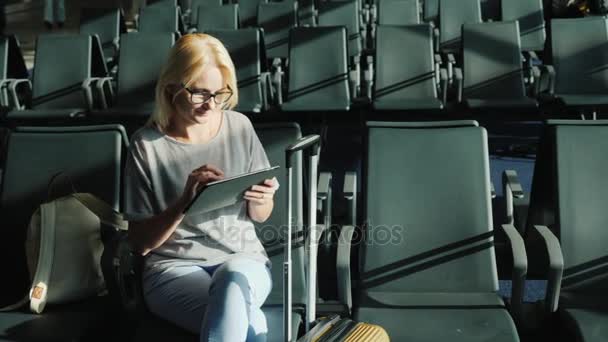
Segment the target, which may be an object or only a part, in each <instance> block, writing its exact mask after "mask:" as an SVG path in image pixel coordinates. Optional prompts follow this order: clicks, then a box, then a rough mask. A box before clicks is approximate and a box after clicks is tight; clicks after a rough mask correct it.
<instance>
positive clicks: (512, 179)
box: [502, 170, 524, 228]
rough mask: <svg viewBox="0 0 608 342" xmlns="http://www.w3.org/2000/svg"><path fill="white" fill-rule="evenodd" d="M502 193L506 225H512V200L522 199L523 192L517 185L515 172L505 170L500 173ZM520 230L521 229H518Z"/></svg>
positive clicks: (519, 185)
mask: <svg viewBox="0 0 608 342" xmlns="http://www.w3.org/2000/svg"><path fill="white" fill-rule="evenodd" d="M502 191H503V196H505V211H506V215H507V216H506V218H507V223H508V224H513V223H514V215H513V199H514V198H524V190H523V188H522V187H521V184H520V183H519V178H518V177H517V171H515V170H505V171H503V173H502ZM520 228H521V227H520Z"/></svg>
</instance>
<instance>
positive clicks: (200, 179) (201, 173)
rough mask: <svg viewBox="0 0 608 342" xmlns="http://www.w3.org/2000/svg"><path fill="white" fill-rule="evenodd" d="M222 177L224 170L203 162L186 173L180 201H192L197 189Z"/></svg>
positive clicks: (186, 202)
mask: <svg viewBox="0 0 608 342" xmlns="http://www.w3.org/2000/svg"><path fill="white" fill-rule="evenodd" d="M223 178H224V172H223V171H222V170H220V169H218V168H217V167H215V166H213V165H209V164H205V165H203V166H201V167H199V168H198V169H195V170H193V171H192V172H191V173H190V175H188V180H187V181H186V186H185V187H184V192H183V194H182V203H184V204H188V203H190V202H192V200H193V199H194V197H195V196H196V194H197V193H198V192H199V190H200V189H201V188H202V187H203V186H205V185H207V183H211V182H215V181H218V180H221V179H223Z"/></svg>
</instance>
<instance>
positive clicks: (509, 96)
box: [457, 22, 540, 109]
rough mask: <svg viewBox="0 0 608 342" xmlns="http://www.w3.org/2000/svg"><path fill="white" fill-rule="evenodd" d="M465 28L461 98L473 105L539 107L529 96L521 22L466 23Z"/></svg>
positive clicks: (471, 106) (463, 34)
mask: <svg viewBox="0 0 608 342" xmlns="http://www.w3.org/2000/svg"><path fill="white" fill-rule="evenodd" d="M462 32H463V33H462V44H463V57H462V58H463V67H464V71H463V74H464V75H463V76H464V81H463V85H462V87H459V95H458V99H459V101H462V102H464V103H466V105H467V106H468V107H469V108H519V109H526V108H535V107H536V106H537V105H538V103H537V101H536V100H534V99H532V98H529V97H528V96H526V88H525V85H524V70H523V69H524V66H523V61H522V56H521V50H520V45H519V25H518V23H517V22H488V23H478V24H464V25H463V29H462ZM538 73H539V74H540V71H539V72H538ZM457 78H458V76H457Z"/></svg>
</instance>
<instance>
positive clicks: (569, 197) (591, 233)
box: [526, 120, 608, 296]
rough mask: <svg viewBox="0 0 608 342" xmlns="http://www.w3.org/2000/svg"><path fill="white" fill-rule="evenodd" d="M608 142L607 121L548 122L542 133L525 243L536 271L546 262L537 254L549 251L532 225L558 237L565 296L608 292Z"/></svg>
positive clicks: (544, 265) (603, 294)
mask: <svg viewBox="0 0 608 342" xmlns="http://www.w3.org/2000/svg"><path fill="white" fill-rule="evenodd" d="M606 142H608V120H594V121H582V122H581V121H579V120H576V121H574V120H554V121H548V123H547V125H546V127H545V130H544V132H543V136H542V139H541V143H540V147H539V153H538V160H537V166H535V170H534V178H533V182H532V193H531V198H530V209H529V213H528V223H527V229H526V235H527V238H526V241H527V243H528V246H527V249H528V250H530V255H529V260H531V265H536V264H538V262H534V263H533V261H537V260H544V258H541V257H544V255H542V253H540V254H539V253H538V252H536V251H537V250H544V248H543V246H542V245H538V244H537V243H538V241H537V240H536V239H535V237H536V236H535V235H533V234H532V233H531V232H532V231H533V230H532V227H533V225H546V226H548V227H549V229H551V230H552V231H553V233H554V234H555V235H556V236H557V237H558V239H559V240H560V244H561V249H562V255H563V257H564V273H563V277H564V278H563V280H562V291H566V292H574V293H580V294H585V295H599V296H605V289H606V287H607V286H608V272H606V267H605V264H606V255H608V247H607V246H608V245H606V241H608V230H607V229H606V226H607V224H608V212H607V211H606V203H607V201H608V181H607V179H606V176H605V174H606V169H607V168H608V158H607V157H606ZM535 247H538V248H535ZM533 258H534V259H533ZM539 266H540V265H539ZM543 267H544V268H546V264H543Z"/></svg>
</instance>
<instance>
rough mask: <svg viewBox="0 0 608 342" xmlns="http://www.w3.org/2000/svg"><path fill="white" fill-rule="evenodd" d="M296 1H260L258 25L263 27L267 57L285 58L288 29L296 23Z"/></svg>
mask: <svg viewBox="0 0 608 342" xmlns="http://www.w3.org/2000/svg"><path fill="white" fill-rule="evenodd" d="M297 6H298V5H297V2H292V1H282V2H270V3H261V4H259V6H258V19H257V20H258V27H261V28H263V29H264V42H265V44H266V56H267V57H268V58H287V55H288V52H289V50H288V46H289V44H288V41H289V30H290V29H291V28H292V27H296V25H297V23H298V18H297V16H298V13H297Z"/></svg>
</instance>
